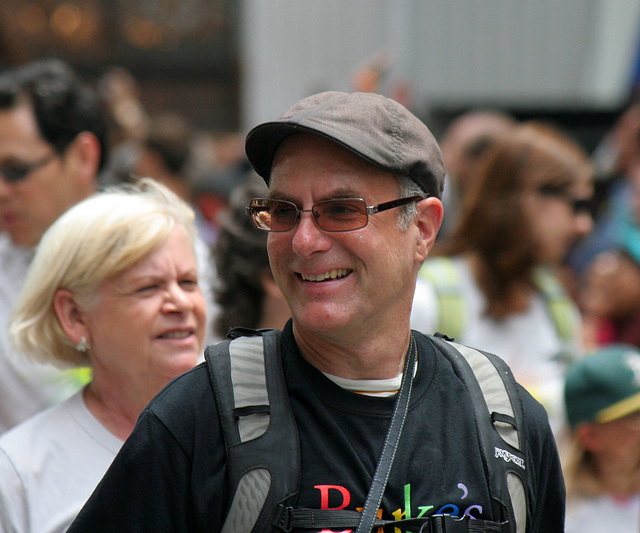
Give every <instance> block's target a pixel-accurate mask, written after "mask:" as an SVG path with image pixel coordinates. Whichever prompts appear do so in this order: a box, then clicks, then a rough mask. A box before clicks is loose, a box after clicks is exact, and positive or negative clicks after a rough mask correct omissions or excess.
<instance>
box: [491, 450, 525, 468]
mask: <svg viewBox="0 0 640 533" xmlns="http://www.w3.org/2000/svg"><path fill="white" fill-rule="evenodd" d="M495 452H496V458H498V457H501V458H502V459H504V460H505V461H506V462H507V463H509V462H511V463H515V464H517V465H518V466H519V467H520V468H522V470H526V469H525V467H524V459H522V457H518V456H517V455H513V454H512V453H511V452H508V451H507V450H503V449H501V448H498V447H496V448H495Z"/></svg>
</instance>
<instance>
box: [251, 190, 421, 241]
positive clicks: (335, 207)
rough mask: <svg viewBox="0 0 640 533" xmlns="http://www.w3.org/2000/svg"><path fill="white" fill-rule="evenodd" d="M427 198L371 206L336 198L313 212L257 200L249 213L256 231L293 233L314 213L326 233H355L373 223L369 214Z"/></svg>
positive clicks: (322, 203) (392, 201)
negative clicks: (308, 215) (300, 223)
mask: <svg viewBox="0 0 640 533" xmlns="http://www.w3.org/2000/svg"><path fill="white" fill-rule="evenodd" d="M425 198H427V196H409V197H407V198H399V199H397V200H391V201H390V202H384V203H382V204H378V205H370V206H368V205H367V204H366V202H365V201H364V200H363V199H362V198H335V199H331V200H324V201H322V202H318V203H316V204H313V206H312V207H311V209H300V208H299V207H298V206H297V205H296V204H294V203H293V202H289V201H288V200H277V199H272V198H254V199H253V200H251V203H250V204H249V205H248V206H247V208H246V212H247V215H249V216H250V217H251V220H252V221H253V223H254V225H255V226H256V228H258V229H261V230H264V231H273V232H283V231H291V230H292V229H293V228H294V227H295V226H296V224H297V223H298V220H300V217H301V215H302V213H311V214H312V215H313V219H314V220H315V221H316V224H317V225H318V227H319V228H320V229H322V230H324V231H332V232H339V231H354V230H357V229H361V228H364V227H365V226H366V225H367V224H368V223H369V215H375V214H376V213H380V212H382V211H386V210H387V209H394V208H396V207H400V206H403V205H407V204H410V203H411V202H419V201H420V200H424V199H425Z"/></svg>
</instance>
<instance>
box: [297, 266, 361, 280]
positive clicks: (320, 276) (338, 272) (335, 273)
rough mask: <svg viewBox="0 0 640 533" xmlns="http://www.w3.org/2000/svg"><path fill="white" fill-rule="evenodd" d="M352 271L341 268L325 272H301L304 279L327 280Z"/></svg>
mask: <svg viewBox="0 0 640 533" xmlns="http://www.w3.org/2000/svg"><path fill="white" fill-rule="evenodd" d="M350 273H351V270H347V269H346V268H339V269H337V270H331V271H330V272H325V273H324V274H300V276H301V277H302V279H303V280H304V281H325V280H328V279H338V278H343V277H345V276H347V275H348V274H350Z"/></svg>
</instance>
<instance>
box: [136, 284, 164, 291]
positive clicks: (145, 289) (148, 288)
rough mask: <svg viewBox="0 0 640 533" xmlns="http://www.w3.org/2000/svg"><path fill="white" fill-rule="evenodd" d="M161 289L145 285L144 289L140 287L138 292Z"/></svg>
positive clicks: (154, 285) (156, 286) (155, 285)
mask: <svg viewBox="0 0 640 533" xmlns="http://www.w3.org/2000/svg"><path fill="white" fill-rule="evenodd" d="M158 288H159V285H157V284H153V285H145V286H144V287H140V288H139V289H138V290H137V292H151V291H154V290H156V289H158Z"/></svg>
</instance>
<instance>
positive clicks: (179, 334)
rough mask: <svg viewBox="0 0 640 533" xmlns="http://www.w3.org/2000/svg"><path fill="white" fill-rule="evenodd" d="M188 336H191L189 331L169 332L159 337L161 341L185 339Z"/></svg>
mask: <svg viewBox="0 0 640 533" xmlns="http://www.w3.org/2000/svg"><path fill="white" fill-rule="evenodd" d="M189 335H191V332H190V331H170V332H169V333H165V334H164V335H160V337H161V338H163V339H186V338H187V337H188V336H189Z"/></svg>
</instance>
